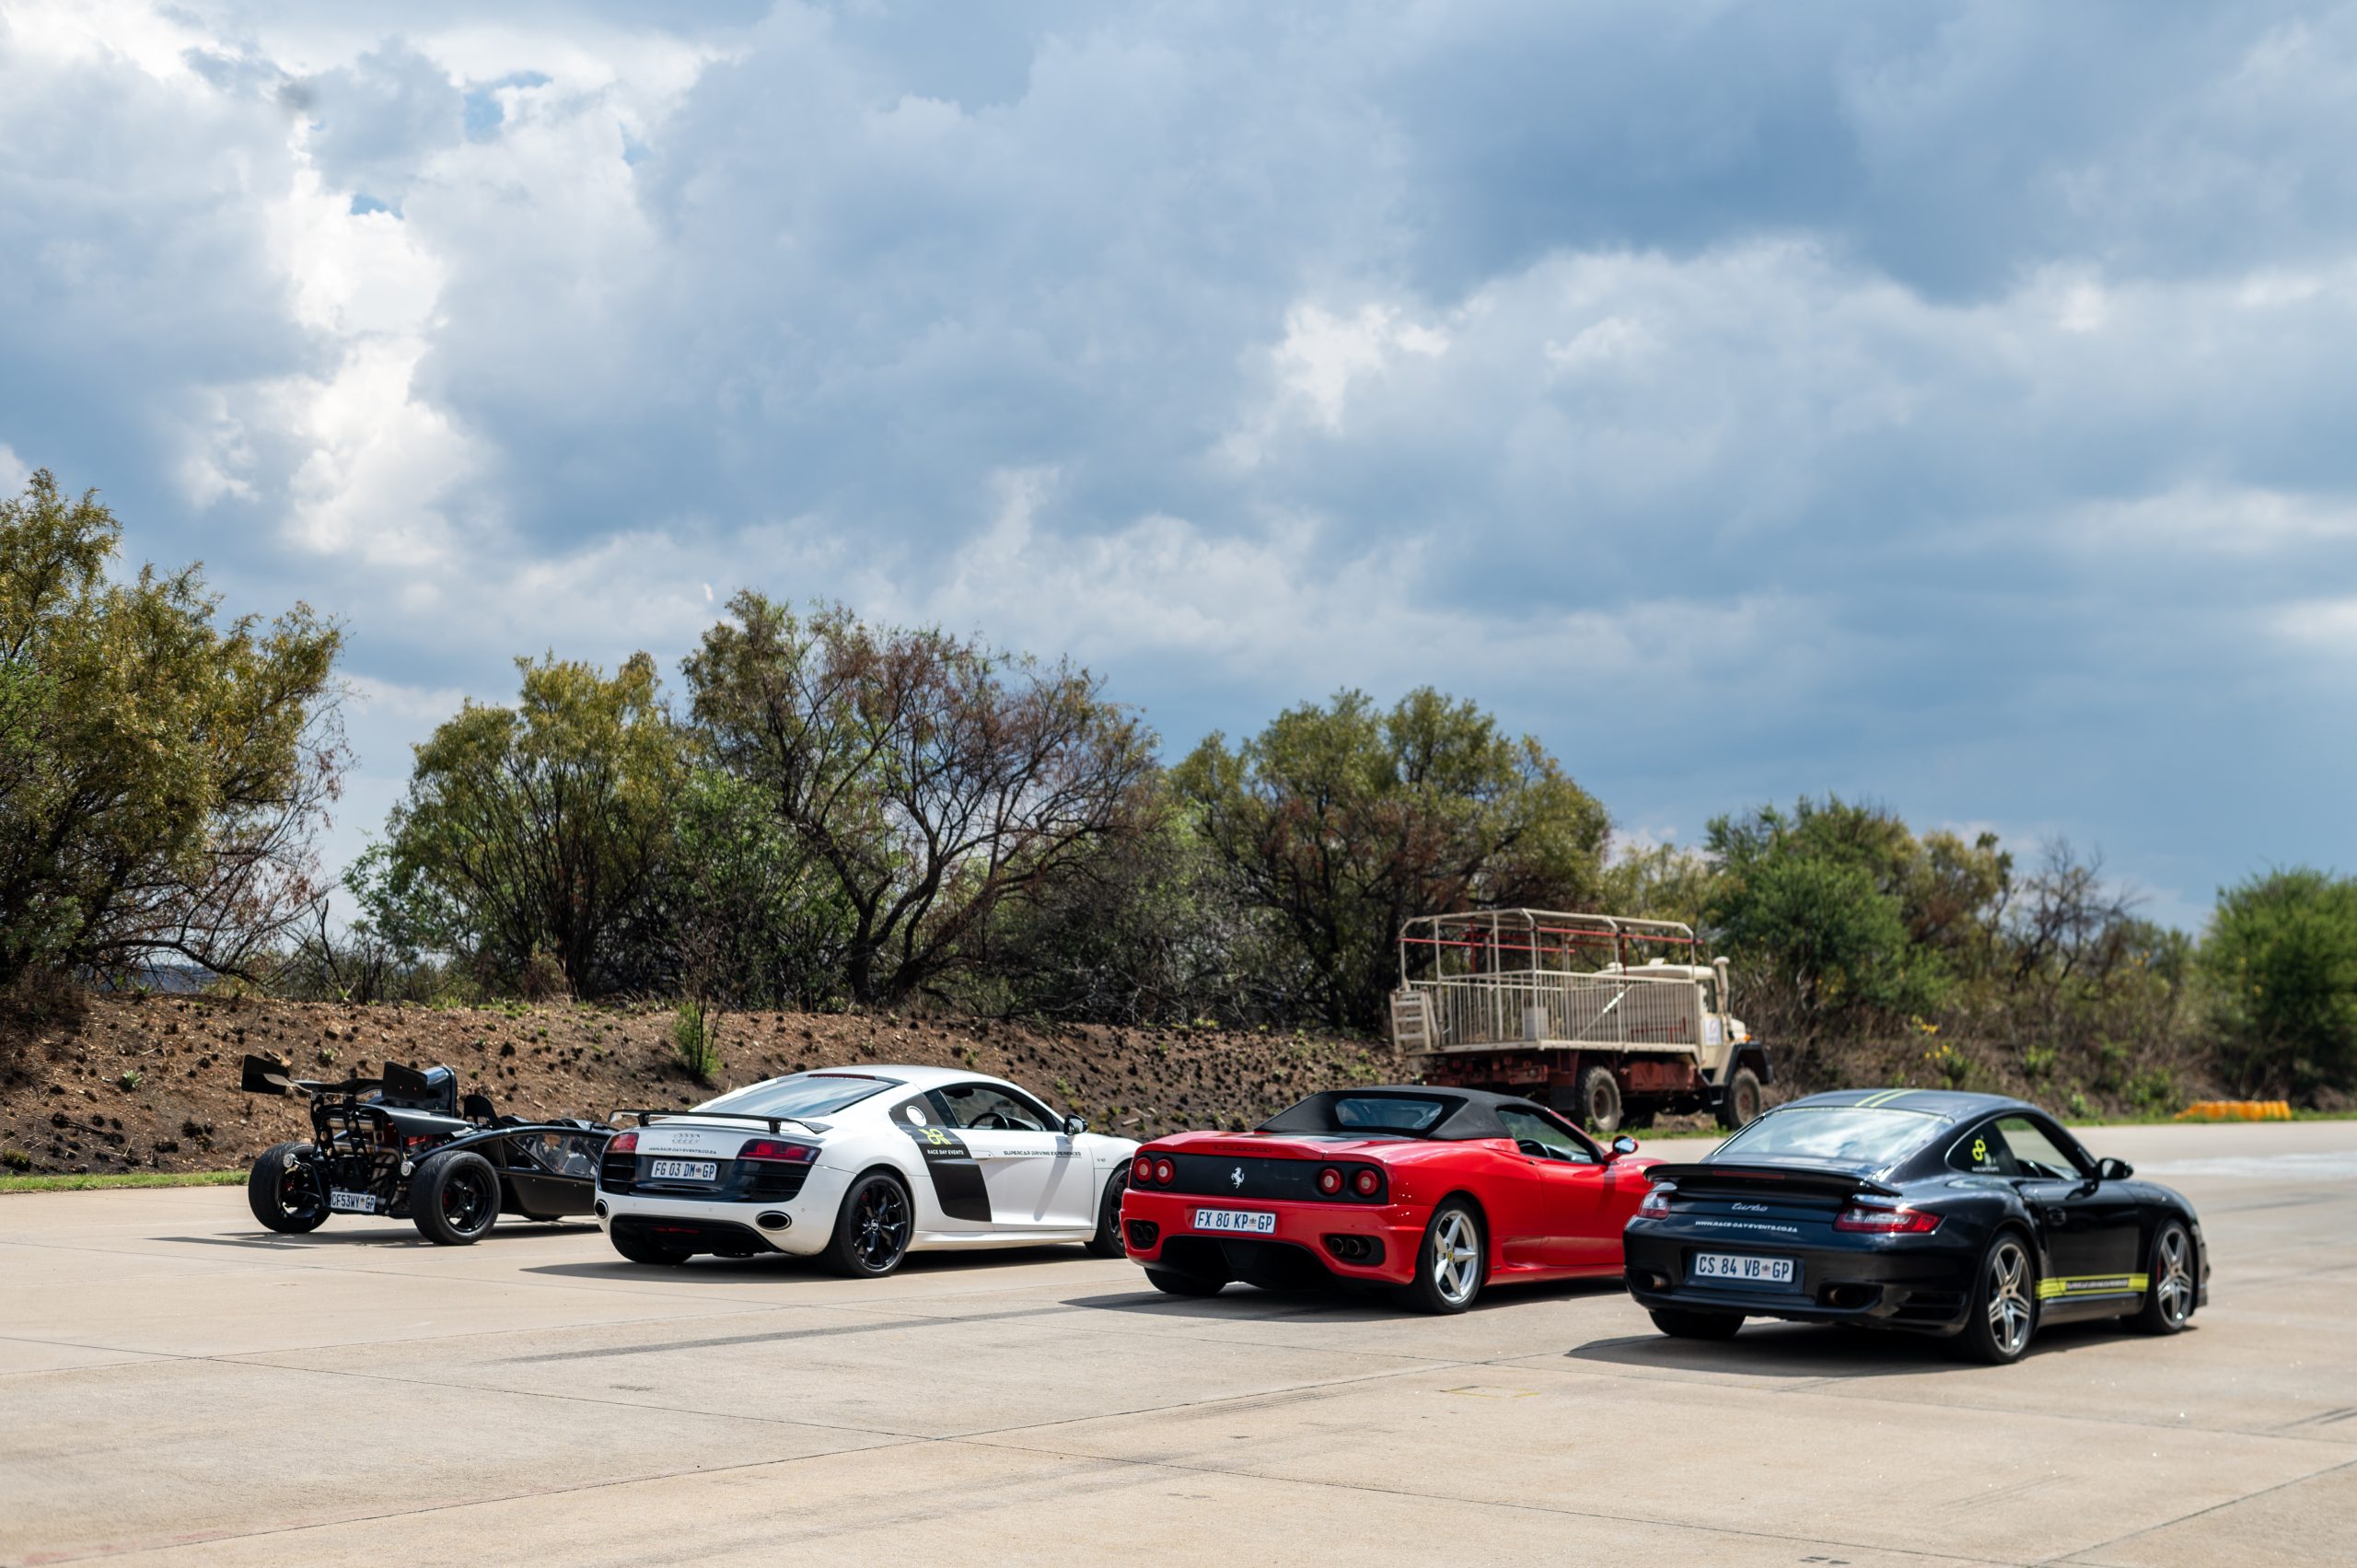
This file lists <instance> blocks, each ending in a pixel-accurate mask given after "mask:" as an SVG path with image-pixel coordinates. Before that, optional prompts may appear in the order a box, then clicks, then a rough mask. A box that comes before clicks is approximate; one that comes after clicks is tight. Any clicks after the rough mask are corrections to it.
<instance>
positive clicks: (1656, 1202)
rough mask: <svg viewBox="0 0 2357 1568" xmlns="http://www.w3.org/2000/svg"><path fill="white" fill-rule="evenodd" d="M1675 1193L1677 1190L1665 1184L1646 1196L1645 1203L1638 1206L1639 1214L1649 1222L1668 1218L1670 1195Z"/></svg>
mask: <svg viewBox="0 0 2357 1568" xmlns="http://www.w3.org/2000/svg"><path fill="white" fill-rule="evenodd" d="M1673 1191H1677V1189H1675V1188H1673V1187H1672V1186H1670V1185H1669V1184H1668V1183H1667V1182H1664V1183H1663V1184H1662V1185H1660V1186H1659V1187H1656V1188H1655V1189H1654V1190H1653V1191H1650V1192H1647V1193H1646V1194H1645V1201H1644V1202H1642V1203H1640V1204H1638V1205H1637V1213H1638V1214H1640V1215H1641V1216H1643V1218H1645V1219H1649V1220H1658V1219H1666V1218H1668V1217H1669V1195H1670V1193H1672V1192H1673Z"/></svg>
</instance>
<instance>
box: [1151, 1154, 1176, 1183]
mask: <svg viewBox="0 0 2357 1568" xmlns="http://www.w3.org/2000/svg"><path fill="white" fill-rule="evenodd" d="M1178 1174H1179V1167H1177V1166H1174V1165H1172V1164H1171V1163H1170V1162H1169V1161H1168V1160H1156V1161H1155V1162H1154V1184H1155V1186H1156V1187H1167V1186H1169V1185H1170V1180H1171V1178H1173V1177H1175V1176H1177V1175H1178Z"/></svg>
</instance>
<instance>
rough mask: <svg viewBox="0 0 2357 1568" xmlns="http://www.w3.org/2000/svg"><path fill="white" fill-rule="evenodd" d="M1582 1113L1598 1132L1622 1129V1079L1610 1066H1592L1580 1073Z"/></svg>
mask: <svg viewBox="0 0 2357 1568" xmlns="http://www.w3.org/2000/svg"><path fill="white" fill-rule="evenodd" d="M1580 1115H1581V1116H1582V1117H1584V1118H1585V1119H1586V1121H1587V1124H1588V1125H1589V1126H1590V1127H1592V1128H1594V1129H1595V1130H1596V1132H1606V1133H1610V1132H1619V1131H1620V1080H1619V1079H1618V1078H1615V1077H1614V1076H1613V1075H1612V1069H1611V1068H1609V1067H1591V1068H1589V1069H1588V1070H1587V1071H1586V1072H1585V1073H1582V1074H1580Z"/></svg>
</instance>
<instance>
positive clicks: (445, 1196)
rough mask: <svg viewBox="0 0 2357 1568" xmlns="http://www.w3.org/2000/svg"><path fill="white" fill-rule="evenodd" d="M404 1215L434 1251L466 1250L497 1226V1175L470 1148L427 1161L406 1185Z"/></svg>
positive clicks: (486, 1161)
mask: <svg viewBox="0 0 2357 1568" xmlns="http://www.w3.org/2000/svg"><path fill="white" fill-rule="evenodd" d="M409 1212H410V1217H411V1218H412V1220H414V1221H416V1223H417V1229H418V1234H420V1235H421V1236H423V1237H425V1239H426V1240H428V1241H430V1242H432V1243H434V1244H435V1246H436V1247H470V1246H472V1245H473V1244H474V1243H476V1242H478V1241H480V1240H482V1238H483V1237H485V1236H488V1235H489V1234H490V1233H491V1227H492V1226H493V1225H496V1224H498V1223H499V1172H497V1171H496V1170H493V1168H492V1167H491V1162H490V1161H489V1160H487V1159H485V1158H483V1157H482V1156H481V1155H479V1154H475V1153H473V1152H472V1151H470V1150H460V1151H459V1153H457V1154H451V1155H441V1156H436V1157H435V1158H433V1159H429V1160H427V1161H426V1162H425V1163H424V1165H423V1166H420V1167H418V1170H417V1174H416V1176H415V1177H414V1178H413V1179H412V1180H411V1182H410V1189H409Z"/></svg>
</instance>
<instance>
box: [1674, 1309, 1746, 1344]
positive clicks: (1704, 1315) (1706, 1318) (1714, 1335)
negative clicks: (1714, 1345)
mask: <svg viewBox="0 0 2357 1568" xmlns="http://www.w3.org/2000/svg"><path fill="white" fill-rule="evenodd" d="M1653 1319H1654V1327H1655V1328H1656V1329H1659V1330H1661V1331H1662V1332H1663V1333H1665V1334H1667V1335H1668V1336H1669V1337H1670V1338H1671V1339H1673V1340H1731V1339H1733V1338H1735V1337H1736V1332H1737V1331H1738V1330H1741V1329H1742V1327H1743V1314H1742V1313H1740V1312H1690V1311H1685V1310H1682V1309H1680V1308H1678V1307H1655V1309H1654V1313H1653Z"/></svg>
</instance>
